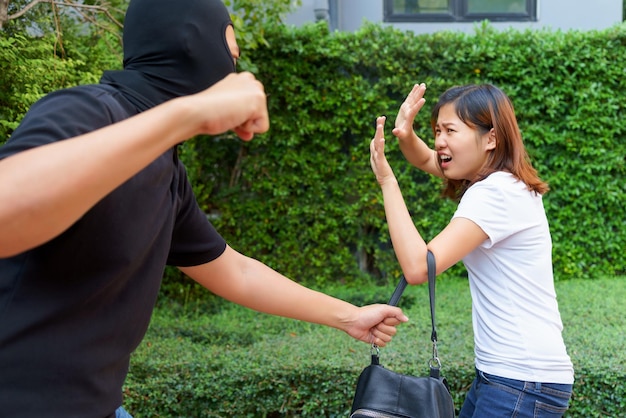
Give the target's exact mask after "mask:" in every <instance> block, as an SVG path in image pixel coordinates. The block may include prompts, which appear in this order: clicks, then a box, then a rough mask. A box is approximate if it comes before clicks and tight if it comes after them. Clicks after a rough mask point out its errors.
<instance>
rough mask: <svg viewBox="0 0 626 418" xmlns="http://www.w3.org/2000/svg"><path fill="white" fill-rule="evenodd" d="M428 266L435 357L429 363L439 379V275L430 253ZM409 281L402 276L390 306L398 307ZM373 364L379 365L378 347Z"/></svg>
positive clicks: (389, 303)
mask: <svg viewBox="0 0 626 418" xmlns="http://www.w3.org/2000/svg"><path fill="white" fill-rule="evenodd" d="M426 264H427V266H428V296H429V299H430V323H431V334H430V340H431V341H432V343H433V357H432V358H431V359H430V361H429V362H428V365H429V368H430V376H431V377H435V378H439V376H440V369H441V361H440V360H439V356H438V353H437V326H436V324H435V280H436V275H437V264H436V261H435V255H434V254H433V253H432V252H431V251H430V250H427V251H426ZM406 286H407V281H406V279H405V277H404V275H402V276H401V277H400V281H399V282H398V285H397V286H396V289H395V290H394V291H393V294H392V295H391V298H390V299H389V302H388V305H392V306H396V305H398V302H399V301H400V297H401V296H402V293H404V289H406ZM372 349H373V350H372V364H379V359H378V347H377V346H375V345H372Z"/></svg>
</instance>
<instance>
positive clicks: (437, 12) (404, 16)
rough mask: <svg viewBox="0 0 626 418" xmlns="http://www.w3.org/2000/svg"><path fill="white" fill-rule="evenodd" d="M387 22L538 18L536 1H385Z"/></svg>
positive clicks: (518, 20) (512, 20)
mask: <svg viewBox="0 0 626 418" xmlns="http://www.w3.org/2000/svg"><path fill="white" fill-rule="evenodd" d="M384 7H385V21H386V22H473V21H481V20H492V21H500V22H502V21H511V22H515V21H517V22H523V21H535V20H537V0H384Z"/></svg>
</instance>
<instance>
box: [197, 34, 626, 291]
mask: <svg viewBox="0 0 626 418" xmlns="http://www.w3.org/2000/svg"><path fill="white" fill-rule="evenodd" d="M266 35H267V38H268V40H269V44H270V45H269V47H268V48H260V49H258V50H256V51H252V52H251V54H252V61H253V62H254V63H255V64H256V65H257V67H258V68H259V72H258V74H257V76H258V77H259V78H260V79H261V80H262V81H263V82H264V83H265V86H266V90H267V93H268V94H269V99H268V100H269V107H270V114H271V120H272V126H271V129H270V132H269V133H267V134H266V135H263V136H260V137H258V138H257V139H255V140H254V141H252V142H251V143H249V144H242V143H239V142H238V141H235V140H231V139H229V138H228V137H223V138H213V139H210V140H207V139H197V140H196V141H194V142H192V143H189V144H188V145H187V146H186V152H188V153H190V155H193V157H194V158H193V159H187V161H189V163H188V165H189V167H190V171H191V173H192V176H193V177H194V179H196V182H195V183H196V185H197V187H198V188H199V189H200V190H197V192H198V195H199V196H200V199H201V200H202V202H203V204H204V205H205V206H206V208H207V210H208V211H211V212H214V213H215V214H218V215H219V216H220V217H219V218H218V219H217V220H216V221H215V223H216V225H217V227H218V229H219V230H220V231H221V232H222V234H223V235H225V236H226V237H227V239H228V240H229V241H230V243H231V245H232V246H234V247H235V248H237V249H239V250H242V251H243V252H245V253H247V254H250V255H253V256H255V257H258V258H260V259H261V260H263V261H265V262H266V263H268V264H270V265H271V266H273V267H275V268H277V269H278V270H280V271H281V272H284V273H286V274H287V275H289V276H290V277H294V278H295V279H296V280H299V281H304V282H307V283H316V284H323V283H325V282H327V281H328V282H334V281H345V282H349V281H351V280H354V279H355V278H356V277H359V275H360V274H362V273H363V272H365V273H366V274H368V275H371V276H374V277H383V280H382V282H384V278H385V277H396V276H397V274H398V273H399V271H398V267H397V263H396V260H395V257H394V255H393V252H392V251H391V250H390V243H389V237H388V231H387V228H386V223H385V217H384V211H383V206H382V202H381V193H380V191H379V188H378V186H377V185H376V182H375V179H374V176H373V174H372V173H371V170H370V168H369V149H368V144H369V141H370V139H371V137H372V136H373V133H374V120H375V118H376V116H378V115H387V117H388V120H389V121H391V122H390V123H388V125H387V128H388V130H387V131H388V132H387V135H388V136H389V137H391V133H390V130H391V125H392V123H393V122H392V121H393V120H394V119H395V115H396V112H397V110H398V107H399V105H400V104H401V102H402V101H403V99H404V97H405V95H406V94H407V93H408V91H409V90H410V88H411V86H412V85H413V84H414V83H416V82H426V83H427V85H428V90H427V104H426V106H425V110H423V112H422V113H421V114H420V115H418V118H417V120H416V124H415V127H416V131H417V132H418V133H420V134H421V135H422V136H423V137H424V138H425V139H426V140H429V141H431V140H432V139H431V138H432V135H431V133H430V128H429V122H428V119H429V116H430V108H431V107H432V105H433V104H434V102H435V101H436V100H437V98H438V96H439V94H440V93H442V92H443V91H444V90H445V89H447V88H448V87H450V86H452V85H455V84H464V83H482V82H488V83H493V84H495V85H497V86H499V87H501V88H502V89H503V90H504V91H505V92H506V93H508V94H509V95H510V97H511V99H512V100H513V103H514V105H515V107H516V111H517V115H518V118H519V123H520V126H521V129H522V131H523V135H524V138H525V142H526V145H527V147H528V150H529V153H530V155H531V156H532V158H533V161H534V164H535V166H536V167H537V169H538V171H539V173H540V175H541V176H542V177H543V178H544V179H545V180H547V181H548V182H549V183H550V185H551V188H552V190H551V191H550V192H549V193H548V194H547V195H546V197H545V206H546V210H547V212H548V216H549V220H550V224H551V229H552V234H553V241H554V265H555V274H556V277H557V279H564V278H580V277H587V276H588V275H592V276H593V275H598V274H623V273H624V271H625V260H626V259H625V258H624V257H623V248H624V247H625V246H626V242H625V241H626V239H625V238H626V234H625V232H624V231H625V230H626V228H624V226H625V225H624V210H623V207H622V205H623V202H624V200H625V199H624V198H625V195H626V193H625V186H624V184H625V182H624V180H625V176H624V172H625V169H624V155H625V154H626V141H625V140H624V139H623V138H622V136H623V135H624V133H625V132H626V118H625V117H624V116H626V115H625V106H626V100H625V99H624V97H625V93H626V77H625V75H626V74H625V70H624V66H623V65H621V64H619V63H622V62H625V61H626V26H616V27H614V28H611V29H609V30H605V31H598V32H576V31H572V32H550V31H522V32H520V31H513V30H511V31H506V32H497V31H495V30H493V29H492V28H491V27H490V26H489V25H487V24H484V25H482V26H480V27H477V30H476V33H475V34H469V35H468V34H462V33H454V32H442V33H436V34H427V35H413V34H411V33H407V32H400V31H397V30H394V29H391V28H382V27H380V26H377V25H366V26H364V28H363V29H361V30H359V31H358V32H356V33H332V34H329V33H328V31H327V29H326V28H325V26H323V25H311V26H307V27H304V28H295V29H294V28H284V27H277V28H274V29H273V30H271V31H269V32H268V33H267V34H266ZM389 144H390V146H389V159H390V161H391V163H392V166H393V167H394V169H395V170H396V173H397V175H398V177H399V181H400V185H401V187H402V189H403V192H404V196H405V198H406V200H407V203H408V206H409V209H410V210H411V211H412V213H413V216H414V220H415V223H416V225H417V226H418V228H419V230H420V231H421V232H422V234H423V236H424V237H425V238H426V239H427V240H429V239H432V238H433V237H434V236H435V234H437V233H438V231H440V230H441V229H442V228H443V227H444V226H445V225H446V224H447V222H448V220H449V218H450V217H451V214H452V213H453V211H454V208H455V204H454V203H452V202H449V201H446V200H442V199H441V198H440V197H439V191H440V183H439V180H437V179H434V178H430V177H429V176H427V175H425V174H423V173H421V172H419V171H418V170H416V169H414V168H412V167H410V166H409V165H408V164H407V163H406V162H405V161H404V158H403V157H402V155H401V153H400V152H399V150H398V147H397V144H396V143H395V141H389ZM455 271H456V273H458V274H464V272H463V271H462V268H461V267H459V266H457V270H455Z"/></svg>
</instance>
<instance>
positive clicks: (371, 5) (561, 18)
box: [285, 0, 622, 33]
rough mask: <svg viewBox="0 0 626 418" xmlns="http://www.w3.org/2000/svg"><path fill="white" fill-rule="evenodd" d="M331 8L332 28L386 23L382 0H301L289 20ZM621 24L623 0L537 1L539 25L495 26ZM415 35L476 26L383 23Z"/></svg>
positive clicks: (506, 25)
mask: <svg viewBox="0 0 626 418" xmlns="http://www.w3.org/2000/svg"><path fill="white" fill-rule="evenodd" d="M326 7H328V9H329V11H330V13H331V17H330V21H331V28H332V29H337V30H343V31H355V30H357V29H358V28H359V27H360V26H361V25H362V24H363V22H364V21H369V22H374V23H384V22H383V0H302V6H301V7H300V8H299V9H298V10H296V11H295V12H294V13H292V14H291V15H289V16H288V17H287V19H286V22H285V23H287V24H292V25H296V26H299V25H302V24H304V23H306V22H314V21H315V20H316V17H315V16H316V13H315V9H320V8H326ZM621 22H622V0H593V1H589V0H537V21H536V22H492V26H493V27H495V28H497V29H508V28H515V29H527V28H535V29H541V28H547V29H553V30H569V29H575V30H594V29H605V28H608V27H611V26H613V25H616V24H618V23H621ZM384 24H386V25H393V26H395V27H397V28H398V29H401V30H410V31H413V32H415V33H432V32H437V31H440V30H455V31H463V32H468V33H473V32H474V28H475V26H476V24H477V23H476V22H406V23H384Z"/></svg>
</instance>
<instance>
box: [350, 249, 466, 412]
mask: <svg viewBox="0 0 626 418" xmlns="http://www.w3.org/2000/svg"><path fill="white" fill-rule="evenodd" d="M426 258H427V263H428V292H429V295H430V316H431V324H432V333H431V341H432V343H433V353H432V358H431V359H430V361H429V368H430V375H429V376H428V377H416V376H409V375H403V374H400V373H396V372H394V371H391V370H389V369H386V368H385V367H383V366H382V365H381V364H380V362H379V360H380V357H379V355H380V350H379V348H378V347H377V346H376V345H372V363H371V364H370V365H369V366H367V367H366V368H365V369H364V370H363V371H362V372H361V375H360V376H359V380H358V381H357V385H356V393H355V395H354V399H353V401H352V409H351V411H350V418H363V417H380V418H386V417H389V418H396V417H401V418H453V417H454V416H455V411H454V402H453V400H452V396H451V395H450V390H449V389H448V383H447V381H446V379H445V378H444V377H442V376H441V373H440V369H441V362H440V360H439V357H438V353H437V330H436V327H435V256H434V255H433V253H431V252H430V251H428V252H427V254H426ZM406 286H407V282H406V279H405V278H404V276H402V277H401V278H400V282H399V283H398V286H397V287H396V289H395V291H394V293H393V295H392V296H391V299H390V300H389V305H393V306H395V305H397V303H398V301H399V300H400V296H402V292H404V289H405V288H406Z"/></svg>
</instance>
